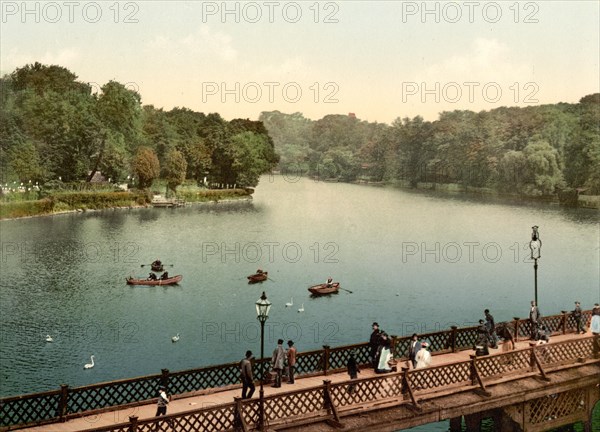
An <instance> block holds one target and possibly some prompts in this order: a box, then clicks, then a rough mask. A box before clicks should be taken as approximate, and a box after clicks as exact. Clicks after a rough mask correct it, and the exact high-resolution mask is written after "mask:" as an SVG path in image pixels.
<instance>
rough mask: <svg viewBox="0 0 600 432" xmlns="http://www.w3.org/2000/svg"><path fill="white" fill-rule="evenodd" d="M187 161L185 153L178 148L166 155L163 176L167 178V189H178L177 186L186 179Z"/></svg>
mask: <svg viewBox="0 0 600 432" xmlns="http://www.w3.org/2000/svg"><path fill="white" fill-rule="evenodd" d="M186 170H187V162H186V161H185V158H184V157H183V154H182V153H181V152H180V151H177V150H171V151H170V152H169V153H168V154H167V156H166V157H165V162H164V165H163V178H165V179H166V180H167V190H171V191H173V192H175V191H176V189H177V186H179V185H180V184H182V183H183V182H184V180H185V173H186Z"/></svg>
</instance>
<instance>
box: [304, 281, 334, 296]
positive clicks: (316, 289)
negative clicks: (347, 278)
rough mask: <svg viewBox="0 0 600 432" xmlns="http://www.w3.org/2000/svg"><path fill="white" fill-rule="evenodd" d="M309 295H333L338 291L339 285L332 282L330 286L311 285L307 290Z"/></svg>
mask: <svg viewBox="0 0 600 432" xmlns="http://www.w3.org/2000/svg"><path fill="white" fill-rule="evenodd" d="M308 290H309V291H310V293H311V294H313V295H326V294H335V293H337V292H338V291H339V290H340V283H339V282H333V283H331V284H327V283H322V284H318V285H313V286H311V287H309V288H308Z"/></svg>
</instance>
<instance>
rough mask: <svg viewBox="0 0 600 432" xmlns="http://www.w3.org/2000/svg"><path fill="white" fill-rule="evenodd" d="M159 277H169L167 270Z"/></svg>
mask: <svg viewBox="0 0 600 432" xmlns="http://www.w3.org/2000/svg"><path fill="white" fill-rule="evenodd" d="M160 278H161V279H162V280H165V279H169V272H164V273H163V274H162V275H161V276H160Z"/></svg>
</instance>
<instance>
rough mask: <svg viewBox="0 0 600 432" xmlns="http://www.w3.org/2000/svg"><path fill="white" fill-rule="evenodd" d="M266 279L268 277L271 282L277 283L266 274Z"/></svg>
mask: <svg viewBox="0 0 600 432" xmlns="http://www.w3.org/2000/svg"><path fill="white" fill-rule="evenodd" d="M267 279H269V280H270V281H271V282H275V283H277V282H276V281H274V280H273V279H271V278H270V277H269V276H267Z"/></svg>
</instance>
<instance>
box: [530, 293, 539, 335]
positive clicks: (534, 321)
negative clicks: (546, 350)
mask: <svg viewBox="0 0 600 432" xmlns="http://www.w3.org/2000/svg"><path fill="white" fill-rule="evenodd" d="M539 319H540V310H539V309H538V307H537V305H536V304H535V301H533V300H531V309H529V322H530V324H531V339H532V340H536V339H537V334H538V326H539V322H538V321H539Z"/></svg>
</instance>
